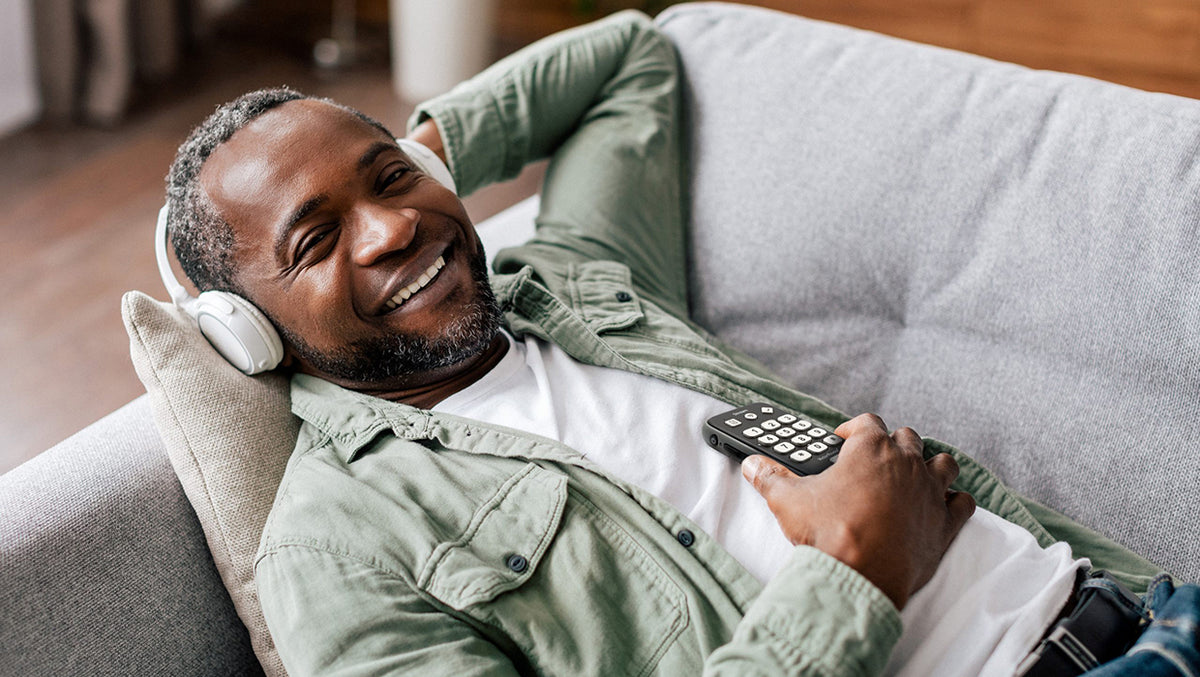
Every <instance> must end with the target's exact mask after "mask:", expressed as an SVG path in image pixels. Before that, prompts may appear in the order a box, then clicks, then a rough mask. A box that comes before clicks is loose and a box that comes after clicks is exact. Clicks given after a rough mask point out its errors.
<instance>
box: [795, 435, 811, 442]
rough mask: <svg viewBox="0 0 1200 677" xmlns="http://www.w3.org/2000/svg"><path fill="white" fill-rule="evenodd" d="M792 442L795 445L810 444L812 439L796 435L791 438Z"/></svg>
mask: <svg viewBox="0 0 1200 677" xmlns="http://www.w3.org/2000/svg"><path fill="white" fill-rule="evenodd" d="M792 442H795V443H796V444H808V443H809V442H812V438H811V437H809V436H808V435H796V436H795V437H793V438H792Z"/></svg>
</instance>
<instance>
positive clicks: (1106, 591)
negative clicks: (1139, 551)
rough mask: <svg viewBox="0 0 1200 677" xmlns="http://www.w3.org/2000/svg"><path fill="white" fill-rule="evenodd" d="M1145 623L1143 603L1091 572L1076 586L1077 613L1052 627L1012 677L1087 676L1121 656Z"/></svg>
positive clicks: (1117, 584)
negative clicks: (1087, 673) (1014, 676)
mask: <svg viewBox="0 0 1200 677" xmlns="http://www.w3.org/2000/svg"><path fill="white" fill-rule="evenodd" d="M1146 621H1147V616H1146V612H1145V611H1144V610H1143V608H1142V601H1141V599H1139V598H1138V597H1137V596H1136V595H1134V594H1133V593H1132V592H1130V591H1129V589H1128V588H1126V587H1125V586H1124V585H1122V584H1121V582H1120V581H1118V580H1116V579H1115V578H1113V577H1112V576H1111V575H1110V574H1108V572H1104V571H1102V572H1096V573H1093V574H1092V575H1091V576H1090V577H1089V578H1087V579H1086V580H1084V581H1083V582H1082V583H1081V584H1080V586H1079V589H1078V600H1077V601H1076V605H1075V608H1074V609H1072V610H1071V613H1070V614H1069V615H1068V616H1067V617H1066V618H1063V619H1061V620H1059V621H1058V622H1057V623H1055V625H1054V627H1053V629H1052V630H1051V631H1050V634H1049V635H1048V636H1047V637H1046V638H1045V639H1043V640H1042V641H1041V643H1039V644H1038V646H1037V648H1036V649H1034V650H1033V651H1032V652H1030V654H1029V655H1028V656H1026V657H1025V660H1023V661H1021V664H1020V665H1018V666H1017V670H1016V673H1015V675H1016V677H1059V676H1061V675H1068V676H1072V677H1073V676H1074V675H1079V674H1082V673H1084V672H1087V671H1088V670H1091V669H1093V668H1095V667H1097V666H1099V665H1100V664H1102V663H1105V662H1107V661H1109V660H1112V659H1113V658H1116V657H1117V656H1119V655H1121V654H1122V653H1124V651H1125V650H1126V649H1128V647H1129V646H1130V645H1132V644H1133V642H1134V641H1135V640H1136V639H1137V637H1138V636H1139V635H1140V634H1141V632H1142V630H1144V629H1145V626H1146ZM1114 650H1115V651H1114ZM1097 653H1100V654H1101V655H1097Z"/></svg>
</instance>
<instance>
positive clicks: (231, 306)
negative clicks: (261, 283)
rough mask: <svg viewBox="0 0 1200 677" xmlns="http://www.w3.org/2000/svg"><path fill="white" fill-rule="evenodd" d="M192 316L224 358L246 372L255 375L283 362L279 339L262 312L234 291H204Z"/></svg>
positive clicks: (202, 332) (193, 309)
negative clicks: (233, 292)
mask: <svg viewBox="0 0 1200 677" xmlns="http://www.w3.org/2000/svg"><path fill="white" fill-rule="evenodd" d="M192 316H193V317H195V318H196V323H197V324H198V325H200V333H201V334H203V335H204V338H206V339H208V342H209V343H211V344H212V345H213V348H216V350H217V352H218V353H220V354H221V356H222V357H224V358H225V359H226V360H229V362H230V363H231V364H233V366H235V367H237V368H238V369H240V370H242V371H243V372H245V373H246V374H257V373H260V372H264V371H269V370H271V369H274V368H275V367H277V366H279V363H280V362H281V361H283V341H282V340H280V338H279V332H277V331H275V327H274V326H272V325H271V321H270V320H268V319H267V316H266V315H263V313H262V311H261V310H259V309H258V308H256V307H255V306H254V304H252V303H250V302H249V301H247V300H246V299H244V298H242V297H240V296H238V295H237V294H230V293H229V292H223V291H206V292H204V293H203V294H200V296H199V297H198V298H197V299H196V301H195V305H194V306H193V308H192Z"/></svg>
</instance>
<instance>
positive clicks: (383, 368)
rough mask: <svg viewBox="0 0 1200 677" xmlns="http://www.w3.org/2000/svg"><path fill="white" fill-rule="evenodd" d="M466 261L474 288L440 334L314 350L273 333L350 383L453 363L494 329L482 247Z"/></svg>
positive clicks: (496, 309) (476, 349)
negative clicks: (463, 308) (329, 349)
mask: <svg viewBox="0 0 1200 677" xmlns="http://www.w3.org/2000/svg"><path fill="white" fill-rule="evenodd" d="M468 263H469V266H470V270H471V278H472V279H473V280H474V281H475V287H476V292H477V293H476V294H475V297H474V298H473V299H471V301H470V302H469V303H468V308H467V312H465V313H463V314H461V315H460V316H459V318H458V319H456V320H455V321H454V322H452V323H450V324H449V325H447V326H446V327H445V329H444V331H443V332H442V335H441V336H438V337H435V338H429V337H426V336H413V335H410V334H406V333H404V332H398V333H395V334H392V335H391V336H383V337H379V338H373V339H364V340H360V341H355V342H353V343H351V344H349V345H347V346H345V347H344V348H338V349H336V350H332V351H320V350H317V349H315V348H313V347H312V346H310V345H309V344H308V343H306V342H305V341H304V339H303V338H301V337H300V336H298V335H296V334H294V333H293V332H291V331H289V330H288V329H286V328H284V327H280V332H279V333H280V334H282V335H283V338H284V340H286V341H287V342H288V343H290V344H291V346H292V349H293V350H294V351H295V352H296V354H297V355H298V356H299V357H300V358H301V359H302V360H304V361H305V362H307V363H308V364H309V365H311V366H312V367H314V368H315V369H317V370H319V371H321V372H322V373H325V374H328V375H330V376H332V377H334V378H337V379H340V380H344V381H352V382H355V383H380V382H383V381H388V380H391V379H394V378H397V377H401V376H410V375H413V374H420V373H422V372H427V371H432V370H434V369H441V368H444V367H449V366H451V365H455V364H458V363H459V362H462V361H463V360H465V359H467V358H470V357H474V356H475V355H478V354H480V353H481V352H483V351H484V349H486V348H487V347H488V345H489V344H490V343H491V342H492V339H493V338H495V337H496V334H497V332H499V331H500V318H501V312H500V305H499V304H498V303H497V302H496V295H495V294H494V293H493V292H492V286H491V283H490V282H489V281H488V275H487V263H486V259H485V258H484V254H483V250H482V248H480V251H479V253H478V254H477V255H473V256H472V257H471V258H470V260H469V262H468Z"/></svg>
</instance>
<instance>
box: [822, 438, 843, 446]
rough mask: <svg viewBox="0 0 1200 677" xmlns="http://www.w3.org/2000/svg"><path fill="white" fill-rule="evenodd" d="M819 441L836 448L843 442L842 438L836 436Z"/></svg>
mask: <svg viewBox="0 0 1200 677" xmlns="http://www.w3.org/2000/svg"><path fill="white" fill-rule="evenodd" d="M821 441H822V442H824V443H825V444H828V445H829V446H831V447H836V446H837V445H839V444H841V443H842V442H843V440H842V438H840V437H838V436H837V435H826V436H825V439H823V440H821Z"/></svg>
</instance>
